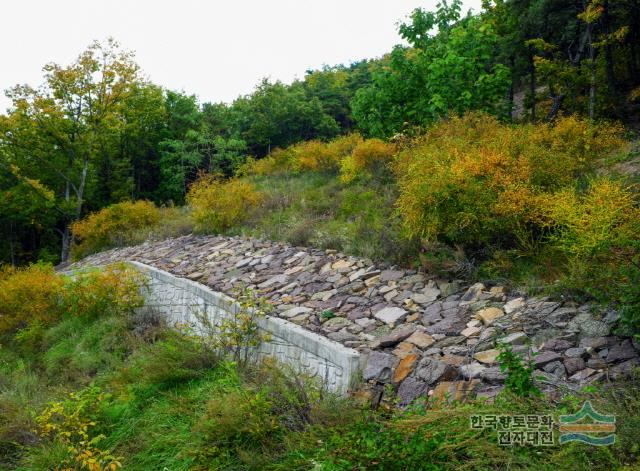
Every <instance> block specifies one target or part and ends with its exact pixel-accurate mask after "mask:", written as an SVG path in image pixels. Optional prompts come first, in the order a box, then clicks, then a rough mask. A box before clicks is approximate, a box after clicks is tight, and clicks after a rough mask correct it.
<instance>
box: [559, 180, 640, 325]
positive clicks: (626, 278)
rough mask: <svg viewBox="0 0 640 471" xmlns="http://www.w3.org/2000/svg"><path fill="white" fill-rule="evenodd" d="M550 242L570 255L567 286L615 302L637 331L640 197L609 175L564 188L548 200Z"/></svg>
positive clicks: (639, 277)
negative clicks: (583, 186)
mask: <svg viewBox="0 0 640 471" xmlns="http://www.w3.org/2000/svg"><path fill="white" fill-rule="evenodd" d="M546 205H547V206H546V208H547V211H548V212H547V216H548V218H549V221H548V224H549V225H551V226H552V227H553V229H554V232H553V234H552V236H551V242H552V243H553V244H554V246H555V247H556V248H557V249H558V250H559V251H560V252H561V253H563V254H564V255H565V257H566V258H567V260H568V263H567V268H568V273H567V276H566V277H565V278H564V279H563V282H564V283H563V284H564V286H565V287H567V286H568V287H570V288H572V289H579V290H583V291H586V292H588V293H589V294H591V295H592V296H594V297H596V298H597V299H599V300H601V301H612V300H613V301H619V302H620V303H621V304H622V305H623V312H624V314H625V316H624V318H625V321H626V322H628V323H629V324H630V326H631V327H632V328H633V329H634V330H635V331H636V332H640V290H639V289H638V288H637V286H638V281H640V201H638V198H637V196H636V193H634V192H633V189H632V188H628V187H625V186H623V185H622V184H621V183H620V182H617V181H614V180H611V179H609V178H598V179H595V180H593V181H591V182H590V184H589V186H588V188H587V189H586V190H585V191H582V192H580V191H578V190H576V189H573V188H566V189H563V190H560V191H558V192H557V193H555V194H554V195H552V196H550V197H548V198H547V200H546Z"/></svg>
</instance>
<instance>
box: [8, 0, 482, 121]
mask: <svg viewBox="0 0 640 471" xmlns="http://www.w3.org/2000/svg"><path fill="white" fill-rule="evenodd" d="M436 3H437V0H423V1H419V0H234V1H227V0H209V1H205V0H174V1H167V0H128V1H124V0H4V1H2V2H1V4H0V6H1V9H0V51H1V52H2V55H1V58H0V61H1V62H0V64H1V66H0V89H1V90H2V91H4V90H5V89H7V88H9V87H11V86H13V85H15V84H17V83H28V84H30V85H38V84H40V83H41V78H42V66H43V65H44V64H45V63H47V62H58V63H61V64H68V63H69V62H71V61H73V60H74V59H75V57H76V56H77V55H78V54H79V53H80V52H81V51H82V50H84V48H85V47H86V46H87V45H88V44H89V43H90V42H91V41H92V40H93V39H100V40H101V39H104V38H106V37H108V36H113V37H114V38H116V39H117V40H118V41H119V42H120V43H121V44H122V45H123V46H124V47H125V48H126V49H130V50H134V51H135V52H136V58H137V62H138V64H140V66H141V67H142V69H143V71H144V73H145V74H146V75H147V76H149V77H150V78H151V80H152V81H153V82H154V83H157V84H159V85H162V86H164V87H167V88H171V89H177V90H184V91H186V92H188V93H194V94H196V95H197V96H198V97H199V99H200V100H201V101H227V102H229V101H232V100H233V99H234V98H236V97H237V96H238V95H240V94H246V93H249V92H250V91H251V90H252V89H253V87H254V86H255V85H256V84H257V83H258V81H259V80H260V79H261V78H262V77H270V78H272V79H273V80H276V79H279V80H282V81H284V82H290V81H291V80H293V79H294V78H296V77H303V76H304V72H305V70H307V69H310V68H318V67H321V66H322V65H323V64H331V65H333V64H338V63H349V62H351V61H354V60H358V59H362V58H371V57H378V56H380V55H382V54H384V53H385V52H387V51H389V50H390V49H391V47H392V46H393V45H394V44H397V43H398V42H399V38H398V35H397V32H396V24H397V22H398V21H399V20H402V19H403V18H405V17H406V15H407V14H409V13H410V12H411V11H412V10H413V9H414V8H416V7H423V8H427V9H432V8H434V7H435V4H436ZM464 4H465V8H464V11H465V12H466V10H467V9H469V8H475V9H476V10H477V9H479V5H480V0H465V1H464ZM8 105H9V101H8V99H6V97H5V96H4V93H2V94H1V95H0V111H4V110H5V109H6V108H7V106H8Z"/></svg>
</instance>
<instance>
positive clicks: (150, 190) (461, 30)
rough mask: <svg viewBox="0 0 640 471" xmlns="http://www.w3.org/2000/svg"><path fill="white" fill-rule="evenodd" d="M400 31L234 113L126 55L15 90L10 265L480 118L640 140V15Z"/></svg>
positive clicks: (89, 55) (601, 5)
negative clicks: (108, 220)
mask: <svg viewBox="0 0 640 471" xmlns="http://www.w3.org/2000/svg"><path fill="white" fill-rule="evenodd" d="M398 32H399V36H400V38H401V39H402V40H404V42H405V45H398V46H396V47H395V48H394V49H393V50H392V51H389V53H387V54H385V55H384V56H383V57H380V58H373V59H363V60H361V61H359V62H355V63H352V64H348V65H336V66H326V67H324V68H323V69H321V70H309V71H307V72H306V74H305V76H304V78H303V79H301V80H297V81H295V82H293V83H291V84H283V83H280V82H271V81H269V80H266V79H265V80H263V81H262V82H260V83H259V84H257V86H256V88H255V90H254V91H253V92H252V93H251V94H249V95H247V96H241V97H238V98H237V99H236V100H235V101H233V103H230V104H224V103H199V102H198V100H197V98H196V97H195V96H194V95H189V94H188V92H184V91H172V90H165V89H163V88H162V87H160V86H157V85H155V84H153V83H152V82H149V81H147V80H145V79H144V78H143V74H142V71H141V70H140V69H139V67H138V66H137V64H136V62H135V57H134V56H133V54H132V53H130V52H128V51H127V50H126V49H124V48H122V47H120V46H119V45H118V43H117V42H116V41H114V40H109V41H106V42H103V43H98V42H96V43H94V44H91V45H90V46H89V47H88V48H87V49H86V50H85V51H84V52H82V53H81V54H80V55H79V57H78V58H77V60H76V61H75V62H73V63H72V64H68V65H60V64H47V65H45V66H44V68H43V72H44V75H43V81H42V83H40V84H33V85H16V86H15V87H13V88H11V89H9V90H7V91H6V93H7V96H8V97H9V98H10V99H11V101H12V105H11V107H10V108H9V109H8V110H7V112H6V113H5V114H3V115H1V116H0V191H1V192H2V198H0V201H1V203H0V205H1V206H0V215H1V219H2V221H3V224H1V225H0V231H2V237H0V241H1V242H0V244H1V245H0V260H2V261H3V262H5V263H10V264H13V265H21V264H25V263H28V262H32V261H36V260H46V261H51V262H54V263H57V262H60V261H62V262H64V261H66V260H67V259H68V258H69V254H70V248H71V246H72V242H73V236H72V234H71V231H70V227H71V226H72V225H73V223H74V222H76V221H78V220H80V219H82V218H83V217H84V216H86V215H87V214H89V213H91V212H95V211H98V210H100V209H102V208H104V207H106V206H108V205H111V204H113V203H119V202H123V201H129V200H131V201H135V200H141V199H142V200H148V201H153V202H154V203H155V204H156V205H160V206H179V205H182V204H184V202H185V195H186V194H187V191H188V189H189V187H190V185H191V184H192V183H193V182H194V181H195V180H196V179H197V178H198V176H199V175H200V174H201V173H203V172H205V173H208V174H212V175H218V176H219V177H221V178H229V177H232V176H234V175H235V174H236V172H237V171H238V169H239V168H241V167H242V165H243V164H244V163H245V162H246V161H247V159H258V160H259V159H262V158H264V157H265V156H267V155H270V154H271V153H272V152H273V151H274V150H276V149H283V148H286V147H288V146H291V145H293V144H296V143H299V142H303V141H309V140H319V141H327V140H330V139H332V138H335V137H338V136H341V135H345V134H349V133H353V132H358V133H360V134H361V135H362V136H364V137H367V138H370V137H374V138H380V139H384V140H389V139H395V140H396V141H398V140H399V139H404V140H405V141H406V140H408V139H410V138H411V137H412V136H417V135H419V134H421V133H422V132H424V130H425V129H428V128H429V126H432V125H433V124H434V123H436V122H437V121H438V120H439V119H441V118H445V117H447V116H456V115H460V114H463V113H465V112H467V111H471V110H479V111H483V112H485V113H489V114H490V115H492V116H495V117H496V118H497V119H498V120H499V121H500V122H504V123H508V122H512V123H543V122H553V121H554V120H556V119H557V118H559V117H562V116H565V115H572V114H580V115H582V116H585V117H587V118H588V119H589V120H592V121H594V122H601V121H602V120H613V121H616V122H620V123H623V124H624V125H626V126H628V128H629V129H635V128H636V127H637V117H638V111H637V110H638V103H639V100H640V88H638V87H639V85H640V79H639V77H640V72H639V69H640V37H639V35H640V12H639V6H638V4H637V2H636V1H635V0H625V1H620V2H609V1H603V0H598V1H593V2H587V3H584V4H583V2H563V1H557V0H536V1H502V0H500V1H496V2H485V4H484V9H483V11H482V12H481V13H480V14H477V15H464V14H463V12H462V11H461V5H460V2H458V1H455V0H454V1H452V2H449V3H447V2H443V3H441V4H440V7H439V8H438V9H437V10H436V11H433V12H428V11H424V10H421V9H417V10H415V11H414V12H413V13H412V14H411V15H410V17H409V19H408V21H407V22H405V23H403V24H400V25H399V28H398ZM400 38H399V39H400Z"/></svg>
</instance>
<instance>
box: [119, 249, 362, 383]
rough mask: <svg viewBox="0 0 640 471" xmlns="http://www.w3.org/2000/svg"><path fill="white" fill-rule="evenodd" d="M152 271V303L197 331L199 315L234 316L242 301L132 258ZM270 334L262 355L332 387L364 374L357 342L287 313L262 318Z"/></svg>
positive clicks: (173, 322)
mask: <svg viewBox="0 0 640 471" xmlns="http://www.w3.org/2000/svg"><path fill="white" fill-rule="evenodd" d="M129 263H131V264H132V265H134V266H135V267H136V268H138V269H139V270H141V271H142V272H144V273H146V274H147V275H148V276H149V285H148V288H147V290H146V294H145V298H146V306H147V307H150V308H152V309H155V310H156V311H158V312H160V313H161V314H163V315H164V316H165V318H166V320H167V322H168V323H169V324H170V325H172V326H175V325H176V324H186V325H189V326H190V327H191V328H192V329H193V330H194V331H195V332H196V333H202V332H203V331H204V329H203V326H202V324H201V322H200V321H199V320H198V317H199V316H202V315H206V316H207V317H208V319H209V322H210V323H211V324H213V325H216V324H218V323H219V321H220V320H221V319H224V318H225V317H228V316H229V315H231V314H232V313H233V310H234V309H238V305H237V303H236V302H235V301H234V300H233V299H232V298H230V297H229V296H227V295H225V294H223V293H219V292H216V291H212V290H211V289H209V288H208V287H206V286H204V285H201V284H200V283H196V282H194V281H191V280H188V279H185V278H178V277H176V276H173V275H171V274H170V273H168V272H166V271H163V270H159V269H157V268H154V267H151V266H149V265H145V264H143V263H139V262H129ZM258 323H259V327H260V329H261V330H262V331H264V332H265V333H267V334H268V338H269V340H267V341H265V342H263V343H262V344H261V345H260V347H258V349H257V350H258V355H259V356H261V357H271V358H275V359H276V360H278V361H279V362H281V363H285V364H287V365H290V366H291V367H293V368H294V369H296V370H297V371H300V372H305V373H308V374H311V375H313V376H314V377H316V378H318V379H319V380H321V381H322V383H323V384H324V385H325V386H326V387H327V389H329V390H330V391H334V392H338V393H342V394H344V393H346V392H347V391H348V390H349V389H350V388H351V387H352V386H353V385H354V384H355V382H356V381H357V380H358V377H359V370H360V354H359V353H358V352H357V351H356V350H354V349H351V348H347V347H344V346H343V345H341V344H339V343H337V342H334V341H332V340H329V339H327V338H326V337H322V336H320V335H318V334H315V333H313V332H310V331H308V330H306V329H304V328H302V327H300V326H298V325H296V324H293V323H291V322H288V321H286V320H284V319H279V318H275V317H266V318H262V319H258Z"/></svg>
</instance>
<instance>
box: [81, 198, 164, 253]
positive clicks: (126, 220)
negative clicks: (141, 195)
mask: <svg viewBox="0 0 640 471" xmlns="http://www.w3.org/2000/svg"><path fill="white" fill-rule="evenodd" d="M159 220H160V211H159V209H158V208H157V207H156V206H155V205H154V204H153V203H151V202H150V201H144V200H140V201H125V202H122V203H116V204H113V205H111V206H107V207H106V208H104V209H101V210H100V211H98V212H96V213H92V214H90V215H89V216H87V217H85V218H84V219H82V220H80V221H77V222H75V223H74V224H72V226H71V231H72V233H73V236H74V237H75V239H76V240H79V241H80V242H79V243H77V244H76V245H75V246H74V247H73V255H74V257H75V258H82V257H84V256H85V255H88V254H90V253H94V252H98V251H100V250H104V249H106V248H110V247H114V246H118V245H123V244H125V243H127V242H128V241H129V240H130V239H131V238H132V237H133V236H134V235H135V233H136V231H140V230H144V229H148V228H150V227H151V226H153V225H155V224H157V223H158V221H159Z"/></svg>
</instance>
